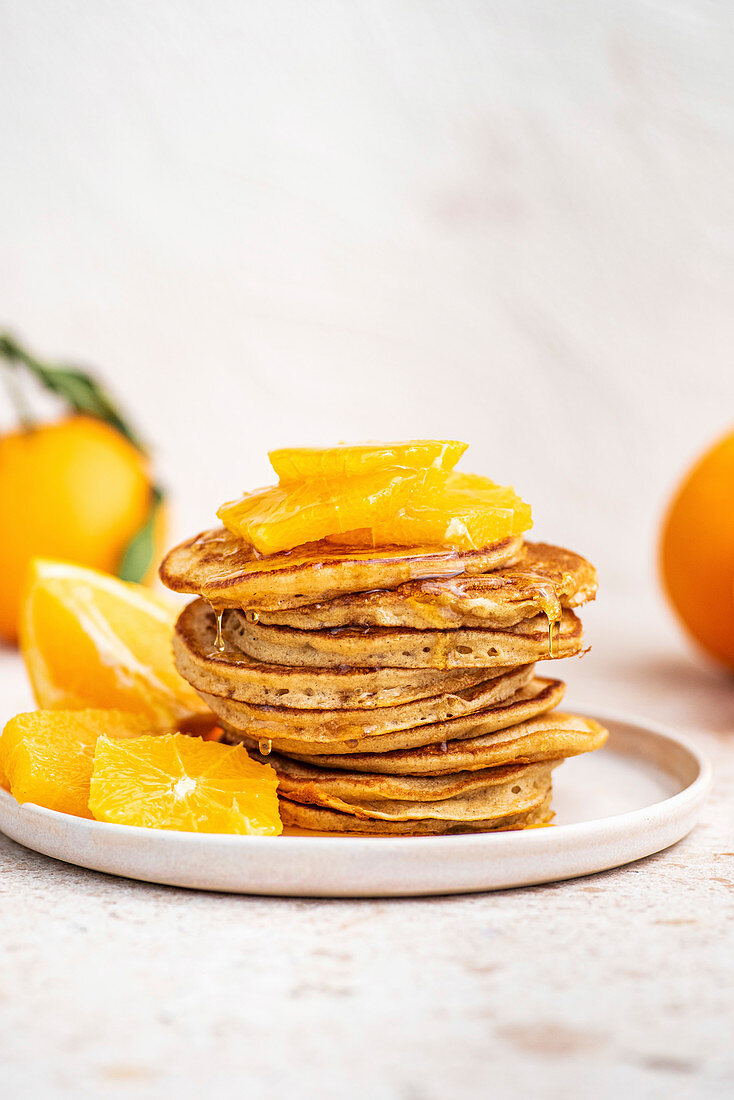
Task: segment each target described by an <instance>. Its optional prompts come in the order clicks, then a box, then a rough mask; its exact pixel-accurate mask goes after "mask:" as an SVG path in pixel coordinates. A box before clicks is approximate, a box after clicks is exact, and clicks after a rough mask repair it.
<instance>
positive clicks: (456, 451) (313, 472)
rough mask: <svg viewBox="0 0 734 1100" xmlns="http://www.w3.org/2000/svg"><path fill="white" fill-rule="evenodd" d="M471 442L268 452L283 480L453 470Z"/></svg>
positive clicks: (435, 441) (425, 441)
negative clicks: (431, 468)
mask: <svg viewBox="0 0 734 1100" xmlns="http://www.w3.org/2000/svg"><path fill="white" fill-rule="evenodd" d="M467 447H468V443H461V442H460V441H459V440H458V439H411V440H408V441H407V442H405V443H354V444H349V445H346V444H341V445H340V446H338V447H281V448H280V449H279V450H277V451H271V452H270V454H269V455H268V458H269V459H270V464H271V466H272V467H273V469H274V470H275V472H276V474H277V475H278V477H279V478H280V482H281V484H286V483H288V482H293V481H306V480H308V479H309V478H332V477H360V476H362V475H364V474H372V473H377V472H378V471H380V470H385V469H388V468H393V469H402V470H426V469H428V468H429V467H435V468H438V469H442V470H452V469H453V468H454V466H455V465H456V463H457V462H458V461H459V459H460V458H461V456H462V455H463V453H464V451H465V450H466V449H467Z"/></svg>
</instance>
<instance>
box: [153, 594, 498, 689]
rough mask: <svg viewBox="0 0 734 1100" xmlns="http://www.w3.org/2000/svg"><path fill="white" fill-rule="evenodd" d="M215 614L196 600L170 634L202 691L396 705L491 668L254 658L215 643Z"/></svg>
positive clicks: (181, 666) (476, 678) (478, 677)
mask: <svg viewBox="0 0 734 1100" xmlns="http://www.w3.org/2000/svg"><path fill="white" fill-rule="evenodd" d="M215 640H216V616H215V614H214V612H213V611H212V609H211V608H210V607H209V605H208V604H207V603H206V601H205V600H194V601H193V602H192V603H190V604H189V605H188V606H187V607H185V608H184V609H183V611H182V612H181V614H180V615H179V617H178V621H177V623H176V628H175V632H174V637H173V656H174V661H175V664H176V668H177V669H178V671H179V672H180V674H181V675H182V676H183V678H184V679H185V680H188V682H189V683H190V684H191V686H192V687H194V688H195V689H196V690H197V691H198V692H199V694H200V695H201V696H202V697H205V695H206V694H207V693H211V694H212V696H216V697H218V698H222V699H225V700H227V699H229V700H238V699H239V700H242V701H244V702H248V703H255V704H259V705H270V704H277V705H278V706H282V707H285V706H292V707H297V708H301V709H304V710H312V709H317V710H319V709H320V710H327V709H331V708H339V707H363V708H365V709H367V710H369V709H371V708H372V707H383V706H397V705H399V704H402V703H409V702H412V701H413V700H415V699H422V698H427V697H429V696H434V695H439V694H443V693H445V692H451V691H462V690H464V689H465V688H468V687H472V685H474V684H479V683H481V682H482V681H483V680H486V679H487V677H488V675H489V676H493V675H494V670H493V671H492V672H490V673H487V671H486V670H484V669H476V668H474V669H452V670H449V671H447V672H441V671H439V670H437V669H430V668H424V669H405V668H348V667H342V668H325V669H317V668H287V667H285V666H283V665H270V664H266V663H263V662H260V661H255V660H252V659H251V658H249V657H247V656H246V654H244V653H243V652H242V650H240V649H235V648H234V647H233V646H231V645H228V644H227V641H226V639H224V648H223V649H222V650H221V651H220V650H218V649H217V648H216V645H215Z"/></svg>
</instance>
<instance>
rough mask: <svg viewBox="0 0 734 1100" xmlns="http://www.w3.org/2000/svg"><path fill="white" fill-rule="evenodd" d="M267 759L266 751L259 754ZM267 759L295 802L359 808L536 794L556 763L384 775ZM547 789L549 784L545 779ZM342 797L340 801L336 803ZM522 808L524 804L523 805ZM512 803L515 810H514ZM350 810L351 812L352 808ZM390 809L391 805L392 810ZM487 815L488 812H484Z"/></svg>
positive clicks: (283, 791)
mask: <svg viewBox="0 0 734 1100" xmlns="http://www.w3.org/2000/svg"><path fill="white" fill-rule="evenodd" d="M258 759H259V760H260V761H261V762H264V760H265V758H264V757H258ZM267 762H268V763H269V764H271V765H272V767H273V768H275V771H276V773H277V775H278V791H279V793H281V794H283V795H284V796H285V797H286V798H290V799H291V800H292V801H294V802H313V803H316V804H317V805H320V806H329V807H331V808H332V809H341V810H344V805H343V804H344V803H348V804H349V806H350V807H352V806H354V807H355V810H354V812H356V813H357V814H360V813H361V807H362V806H368V807H372V806H373V805H377V804H378V803H384V802H389V803H394V802H409V803H411V807H410V808H411V809H412V808H413V804H414V803H415V804H420V805H421V806H425V805H426V804H428V803H430V804H431V805H433V804H434V803H441V804H443V803H444V802H446V801H449V800H451V801H454V800H456V799H460V798H464V797H465V796H468V795H470V794H471V795H473V794H474V793H476V792H477V791H483V792H485V794H486V793H487V792H488V791H491V792H492V794H493V796H497V794H498V792H500V791H501V792H502V793H503V797H504V796H507V795H508V794H514V795H515V796H519V795H520V792H521V791H522V792H523V797H526V796H527V795H528V792H532V796H533V800H534V799H535V797H536V794H537V790H538V789H539V788H538V784H539V783H540V778H541V777H545V779H547V778H548V777H549V776H550V771H551V768H552V767H554V766H555V764H548V763H545V764H510V765H507V766H506V767H501V768H479V769H474V770H473V771H466V772H463V771H459V772H450V773H445V774H441V775H430V776H425V775H383V774H381V773H379V772H370V773H368V772H352V771H345V770H343V769H339V770H334V769H331V768H325V767H322V766H321V765H320V764H319V765H318V766H314V765H313V764H305V763H303V762H301V761H299V760H291V759H290V758H289V757H287V756H281V754H280V753H277V752H272V753H270V755H269V756H268V757H267ZM542 789H543V790H545V784H544V785H543V788H542ZM337 803H342V805H337ZM521 808H522V807H521ZM514 809H515V808H514V807H513V812H514ZM346 812H350V813H351V812H352V810H351V809H349V810H348V811H346ZM390 812H391V813H392V810H390ZM484 816H489V815H484Z"/></svg>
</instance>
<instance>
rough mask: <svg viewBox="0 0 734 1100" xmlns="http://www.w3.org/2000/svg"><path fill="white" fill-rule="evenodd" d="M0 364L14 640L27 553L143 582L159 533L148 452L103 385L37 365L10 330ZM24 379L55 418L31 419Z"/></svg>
mask: <svg viewBox="0 0 734 1100" xmlns="http://www.w3.org/2000/svg"><path fill="white" fill-rule="evenodd" d="M0 360H1V361H3V365H4V366H5V374H6V380H7V382H8V385H9V389H10V394H11V397H12V399H13V401H14V404H15V408H16V411H17V416H18V427H17V429H15V430H13V431H10V432H7V433H6V434H5V435H2V436H0V515H2V517H3V538H2V540H0V639H4V640H5V641H9V642H14V641H15V640H16V638H17V633H18V616H19V612H20V601H21V592H22V589H23V584H24V579H25V575H26V571H27V569H28V564H29V562H30V560H31V558H33V557H34V556H38V555H40V556H43V557H51V558H57V559H63V560H65V561H70V562H74V563H76V564H79V565H86V566H90V567H92V568H95V569H101V570H104V571H105V572H109V573H114V574H116V575H117V576H119V577H121V578H122V579H124V580H128V581H143V580H147V579H151V578H152V575H153V573H152V567H153V565H154V561H155V558H156V557H157V550H158V549H160V548H161V547H162V543H163V539H164V536H165V531H164V513H163V510H162V508H161V503H162V498H163V495H162V492H161V490H160V488H159V487H158V486H157V485H156V483H155V481H154V478H153V474H152V471H151V464H150V458H149V456H148V454H147V451H146V449H145V447H144V446H143V444H142V443H141V442H140V440H139V438H138V436H137V434H136V433H135V432H134V430H133V429H132V428H131V427H130V425H129V423H128V422H127V420H126V419H125V418H124V417H123V415H122V414H121V413H120V411H119V410H118V408H117V407H116V405H115V403H114V402H113V400H112V399H111V398H110V396H109V395H108V394H107V393H106V392H105V390H104V388H103V387H102V386H101V385H100V383H99V382H98V381H97V380H96V379H95V378H94V377H93V376H92V375H91V374H89V373H88V372H86V371H83V370H81V369H80V368H78V367H74V366H61V365H51V364H48V363H45V362H43V361H41V360H40V359H38V358H37V357H36V356H35V355H32V354H31V353H30V352H29V351H27V350H26V349H25V348H23V347H22V346H21V345H20V344H19V343H18V342H17V341H16V340H15V339H14V338H13V337H12V336H10V335H8V334H7V333H0ZM30 380H34V381H35V383H36V384H40V386H41V387H42V388H43V389H45V390H47V391H49V392H50V393H53V394H55V395H56V396H57V398H59V400H60V402H61V406H62V410H63V411H62V415H61V416H60V418H59V419H58V420H56V421H52V422H50V423H37V422H36V420H35V418H34V416H33V413H32V411H31V408H30V404H29V402H28V398H27V396H26V391H27V383H28V382H29V381H30Z"/></svg>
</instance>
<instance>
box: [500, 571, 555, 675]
mask: <svg viewBox="0 0 734 1100" xmlns="http://www.w3.org/2000/svg"><path fill="white" fill-rule="evenodd" d="M506 576H507V579H508V580H509V581H511V582H512V584H513V586H514V587H515V588H517V589H519V591H520V594H521V596H522V597H523V598H525V599H529V600H532V601H533V603H535V604H536V605H537V606H538V607H539V608H540V610H541V612H542V613H543V614H544V615H545V617H546V619H547V620H548V656H549V657H550V658H551V659H553V658H554V657H555V656H556V652H555V651H554V646H555V643H556V642H557V641H558V631H559V629H560V623H561V613H562V608H561V601H560V597H559V591H558V588H557V587H556V585H555V584H554V583H553V581H551V580H549V578H548V577H547V576H543V574H541V573H508V574H506ZM561 591H563V588H561Z"/></svg>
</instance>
